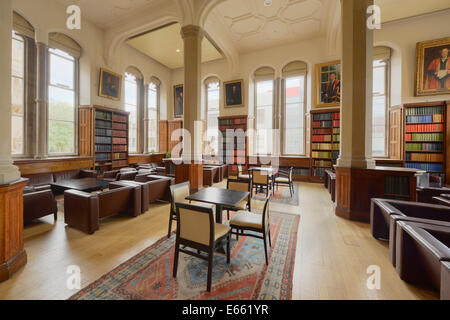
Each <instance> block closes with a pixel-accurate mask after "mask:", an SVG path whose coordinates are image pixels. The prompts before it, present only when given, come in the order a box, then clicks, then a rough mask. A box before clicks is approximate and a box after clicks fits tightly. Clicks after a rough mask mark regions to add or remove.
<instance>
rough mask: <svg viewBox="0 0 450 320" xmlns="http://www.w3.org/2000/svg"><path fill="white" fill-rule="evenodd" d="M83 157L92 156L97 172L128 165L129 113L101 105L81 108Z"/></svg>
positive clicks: (80, 147) (81, 148)
mask: <svg viewBox="0 0 450 320" xmlns="http://www.w3.org/2000/svg"><path fill="white" fill-rule="evenodd" d="M79 113H80V121H79V126H80V134H79V149H80V156H92V157H94V160H95V164H94V166H95V170H97V171H98V172H99V173H100V174H102V173H103V172H104V171H108V170H112V169H119V168H123V167H127V166H128V113H127V112H122V111H118V110H114V109H110V108H106V107H100V106H81V107H80V110H79Z"/></svg>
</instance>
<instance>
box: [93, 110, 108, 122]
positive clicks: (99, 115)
mask: <svg viewBox="0 0 450 320" xmlns="http://www.w3.org/2000/svg"><path fill="white" fill-rule="evenodd" d="M95 119H103V120H111V119H112V114H111V112H105V111H95Z"/></svg>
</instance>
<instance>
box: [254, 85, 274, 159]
mask: <svg viewBox="0 0 450 320" xmlns="http://www.w3.org/2000/svg"><path fill="white" fill-rule="evenodd" d="M273 90H274V81H273V80H261V81H257V82H256V153H257V154H263V155H265V154H272V147H273V141H272V128H273V112H274V108H273V98H274V95H273Z"/></svg>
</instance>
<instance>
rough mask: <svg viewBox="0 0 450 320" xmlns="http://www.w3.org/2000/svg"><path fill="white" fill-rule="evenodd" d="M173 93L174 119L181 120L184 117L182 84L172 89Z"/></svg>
mask: <svg viewBox="0 0 450 320" xmlns="http://www.w3.org/2000/svg"><path fill="white" fill-rule="evenodd" d="M173 92H174V97H173V101H174V109H173V110H174V113H173V114H174V117H175V118H182V117H183V115H184V86H183V85H182V84H179V85H176V86H174V87H173Z"/></svg>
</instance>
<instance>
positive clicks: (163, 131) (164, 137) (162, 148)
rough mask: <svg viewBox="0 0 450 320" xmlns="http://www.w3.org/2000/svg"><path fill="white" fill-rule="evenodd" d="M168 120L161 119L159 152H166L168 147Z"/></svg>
mask: <svg viewBox="0 0 450 320" xmlns="http://www.w3.org/2000/svg"><path fill="white" fill-rule="evenodd" d="M167 130H168V128H167V121H166V120H161V121H159V152H161V153H166V152H167V151H169V148H168V134H167Z"/></svg>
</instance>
